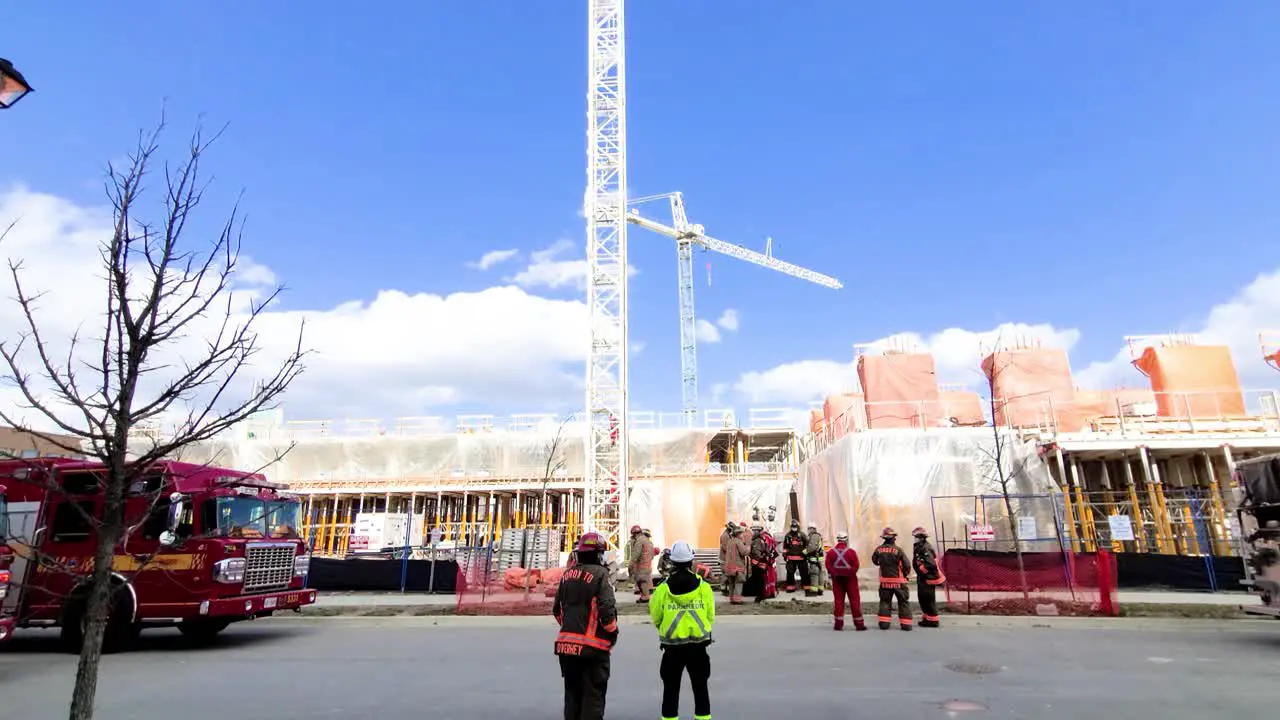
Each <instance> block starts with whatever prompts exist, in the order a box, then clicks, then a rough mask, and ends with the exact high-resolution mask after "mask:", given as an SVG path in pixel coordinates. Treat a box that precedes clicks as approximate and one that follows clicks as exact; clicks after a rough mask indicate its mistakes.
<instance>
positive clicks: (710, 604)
mask: <svg viewBox="0 0 1280 720" xmlns="http://www.w3.org/2000/svg"><path fill="white" fill-rule="evenodd" d="M671 562H672V563H673V570H672V572H671V578H670V579H669V580H667V582H666V583H664V584H663V585H661V586H659V587H658V589H657V590H655V591H654V593H653V602H652V603H651V604H650V605H649V618H650V619H651V620H652V621H653V624H654V626H655V627H656V628H657V629H658V647H660V648H662V662H661V663H660V664H659V666H658V675H659V677H661V678H662V718H663V720H675V718H678V717H679V716H680V681H681V680H682V679H683V678H684V674H685V672H686V671H687V672H688V673H689V684H690V685H691V686H693V717H694V720H710V719H711V694H710V691H709V690H708V688H707V681H708V680H709V679H710V678H711V657H710V656H709V655H708V654H707V647H708V646H710V645H711V642H712V640H711V632H712V628H713V626H714V625H715V622H716V597H715V591H714V590H712V589H711V583H708V582H707V581H706V580H704V579H703V578H702V577H701V576H699V575H698V574H697V573H695V572H694V571H693V549H692V548H690V547H689V543H687V542H684V541H680V542H677V543H676V544H675V545H673V546H672V547H671Z"/></svg>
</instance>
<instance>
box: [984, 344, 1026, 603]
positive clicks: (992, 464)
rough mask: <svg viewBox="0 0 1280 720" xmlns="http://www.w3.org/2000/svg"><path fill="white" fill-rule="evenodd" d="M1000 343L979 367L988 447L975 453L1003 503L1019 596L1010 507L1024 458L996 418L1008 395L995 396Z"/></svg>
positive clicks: (1017, 546) (1022, 581)
mask: <svg viewBox="0 0 1280 720" xmlns="http://www.w3.org/2000/svg"><path fill="white" fill-rule="evenodd" d="M1002 354H1003V353H1002V352H1001V343H1000V338H999V336H997V338H996V342H995V343H994V345H993V349H992V353H991V355H990V366H989V367H985V368H983V370H984V374H985V375H986V378H987V398H988V403H989V407H988V409H989V410H990V412H991V447H990V448H983V447H979V452H980V453H981V454H982V455H983V456H984V458H985V460H986V461H987V462H986V463H985V464H986V465H987V466H988V469H989V473H990V475H994V476H995V480H996V486H997V487H998V489H999V490H1000V497H1001V498H1002V500H1003V502H1004V512H1005V517H1006V519H1007V520H1008V523H1009V537H1011V538H1013V553H1014V555H1015V556H1016V557H1017V560H1018V584H1019V586H1020V587H1021V588H1022V596H1023V598H1027V597H1029V596H1030V592H1029V589H1028V587H1027V569H1026V565H1025V563H1024V561H1023V557H1022V538H1021V537H1020V535H1019V532H1018V515H1017V513H1016V512H1015V511H1014V507H1013V494H1014V491H1016V490H1017V488H1018V486H1019V484H1020V481H1021V480H1022V479H1023V478H1024V477H1025V472H1026V461H1025V458H1015V457H1013V456H1012V454H1011V453H1010V452H1009V448H1008V442H1009V437H1010V434H1009V432H1008V430H1007V428H1004V427H1002V423H1000V422H999V421H998V420H997V418H998V417H1001V416H1004V415H1005V414H1006V412H1007V410H1008V398H999V397H997V394H996V388H997V386H998V385H999V384H1000V383H999V380H1000V376H1001V374H1002V373H1004V371H1005V370H1007V369H1008V362H1007V361H1006V362H1005V363H1004V364H1001V359H1000V356H1001V355H1002Z"/></svg>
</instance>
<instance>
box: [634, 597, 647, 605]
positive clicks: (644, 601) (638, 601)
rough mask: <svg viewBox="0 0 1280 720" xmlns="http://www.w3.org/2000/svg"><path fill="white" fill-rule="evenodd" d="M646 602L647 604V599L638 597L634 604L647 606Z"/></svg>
mask: <svg viewBox="0 0 1280 720" xmlns="http://www.w3.org/2000/svg"><path fill="white" fill-rule="evenodd" d="M648 602H649V598H647V597H638V598H636V603H638V604H640V605H646V604H648Z"/></svg>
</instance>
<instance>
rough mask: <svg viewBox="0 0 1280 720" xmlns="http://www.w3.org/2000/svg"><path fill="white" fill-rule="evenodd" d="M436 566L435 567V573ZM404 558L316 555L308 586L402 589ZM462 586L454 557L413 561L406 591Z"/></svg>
mask: <svg viewBox="0 0 1280 720" xmlns="http://www.w3.org/2000/svg"><path fill="white" fill-rule="evenodd" d="M432 566H434V568H435V573H434V577H433V576H432ZM402 567H403V561H401V560H333V559H329V558H312V559H311V572H310V573H309V574H308V575H307V587H310V588H314V589H316V590H320V591H325V590H349V591H356V592H384V591H394V592H399V591H400V573H401V569H402ZM457 586H458V563H456V562H454V561H452V560H434V561H433V560H410V561H409V572H408V577H407V578H406V583H405V590H406V591H408V592H428V591H434V592H438V593H452V592H454V591H455V590H456V589H457Z"/></svg>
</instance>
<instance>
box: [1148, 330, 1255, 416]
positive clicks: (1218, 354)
mask: <svg viewBox="0 0 1280 720" xmlns="http://www.w3.org/2000/svg"><path fill="white" fill-rule="evenodd" d="M1133 364H1134V366H1135V367H1137V368H1138V370H1140V371H1142V373H1143V374H1144V375H1146V376H1147V377H1149V378H1151V390H1152V391H1153V392H1154V393H1155V395H1156V413H1157V414H1159V415H1160V416H1161V417H1201V418H1221V417H1242V416H1244V415H1245V406H1244V393H1243V392H1241V389H1240V377H1239V375H1237V374H1236V366H1235V363H1234V362H1233V361H1232V359H1231V349H1230V348H1228V347H1226V346H1225V345H1173V346H1169V347H1149V348H1147V349H1146V350H1143V351H1142V355H1141V356H1140V357H1139V358H1138V359H1137V360H1134V361H1133Z"/></svg>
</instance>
